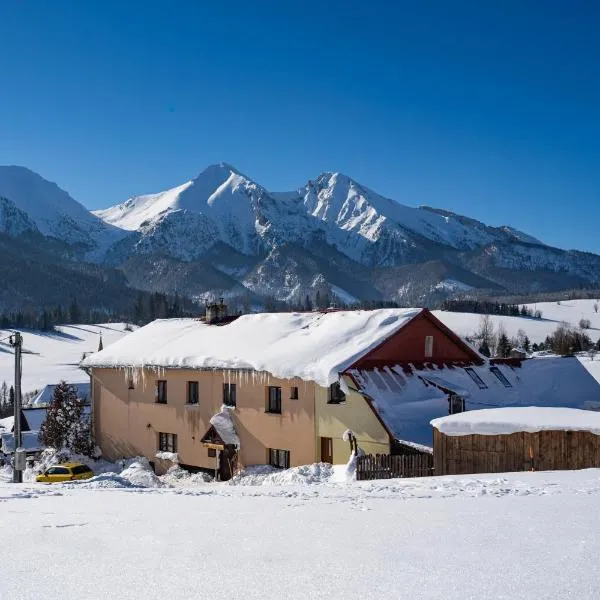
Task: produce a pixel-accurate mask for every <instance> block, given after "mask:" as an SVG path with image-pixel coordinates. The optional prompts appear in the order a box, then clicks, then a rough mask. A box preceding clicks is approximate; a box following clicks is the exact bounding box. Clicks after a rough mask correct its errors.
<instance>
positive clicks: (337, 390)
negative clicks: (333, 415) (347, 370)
mask: <svg viewBox="0 0 600 600" xmlns="http://www.w3.org/2000/svg"><path fill="white" fill-rule="evenodd" d="M345 401H346V394H344V392H342V388H341V387H340V384H339V382H337V381H336V382H335V383H332V384H331V385H330V386H329V397H328V398H327V404H340V403H341V402H345Z"/></svg>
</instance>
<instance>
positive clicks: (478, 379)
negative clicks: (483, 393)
mask: <svg viewBox="0 0 600 600" xmlns="http://www.w3.org/2000/svg"><path fill="white" fill-rule="evenodd" d="M465 373H467V375H468V376H469V377H470V378H471V379H472V380H473V383H474V384H475V385H476V386H477V387H478V388H479V389H480V390H487V389H488V386H487V383H486V382H485V381H484V380H483V379H481V377H480V376H479V373H476V372H475V370H474V369H473V367H465Z"/></svg>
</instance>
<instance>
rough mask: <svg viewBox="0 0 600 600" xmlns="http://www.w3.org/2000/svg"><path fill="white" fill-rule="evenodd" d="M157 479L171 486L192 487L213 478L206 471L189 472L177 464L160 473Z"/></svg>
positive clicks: (210, 480)
mask: <svg viewBox="0 0 600 600" xmlns="http://www.w3.org/2000/svg"><path fill="white" fill-rule="evenodd" d="M159 479H160V480H161V481H162V482H163V483H164V484H165V485H168V486H171V487H194V486H197V485H203V484H205V483H210V482H212V481H213V478H212V477H211V476H210V475H209V474H208V473H203V472H198V473H190V472H189V471H186V470H185V469H182V468H181V467H180V466H179V465H173V466H172V467H171V468H170V469H169V470H168V471H167V472H166V473H165V474H164V475H161V476H160V477H159Z"/></svg>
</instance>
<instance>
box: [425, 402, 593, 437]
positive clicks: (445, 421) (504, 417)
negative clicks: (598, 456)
mask: <svg viewBox="0 0 600 600" xmlns="http://www.w3.org/2000/svg"><path fill="white" fill-rule="evenodd" d="M431 425H433V427H435V428H436V429H437V430H438V431H440V432H441V433H444V434H445V435H451V436H458V435H473V434H477V435H508V434H511V433H516V432H519V431H528V432H531V433H533V432H536V431H589V432H591V433H595V434H596V435H600V413H597V412H594V411H590V410H579V409H576V408H558V407H548V406H543V407H540V406H528V407H510V408H491V409H485V410H472V411H467V412H464V413H460V414H456V415H449V416H447V417H441V418H439V419H433V420H432V421H431Z"/></svg>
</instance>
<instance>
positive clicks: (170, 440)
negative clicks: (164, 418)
mask: <svg viewBox="0 0 600 600" xmlns="http://www.w3.org/2000/svg"><path fill="white" fill-rule="evenodd" d="M158 451H159V452H173V453H176V452H177V434H176V433H166V432H164V431H160V432H159V433H158Z"/></svg>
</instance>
